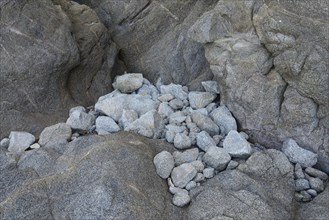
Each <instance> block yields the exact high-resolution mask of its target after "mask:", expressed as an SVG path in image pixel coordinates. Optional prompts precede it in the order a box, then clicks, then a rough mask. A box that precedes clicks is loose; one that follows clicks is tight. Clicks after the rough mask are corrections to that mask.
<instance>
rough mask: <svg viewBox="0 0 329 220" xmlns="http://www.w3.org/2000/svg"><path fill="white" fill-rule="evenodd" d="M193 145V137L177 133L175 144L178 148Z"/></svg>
mask: <svg viewBox="0 0 329 220" xmlns="http://www.w3.org/2000/svg"><path fill="white" fill-rule="evenodd" d="M191 145H192V143H191V139H190V138H189V136H187V135H186V134H182V133H177V134H176V135H175V138H174V146H175V147H176V148H177V149H187V148H190V147H191Z"/></svg>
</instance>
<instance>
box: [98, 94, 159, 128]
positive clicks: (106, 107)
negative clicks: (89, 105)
mask: <svg viewBox="0 0 329 220" xmlns="http://www.w3.org/2000/svg"><path fill="white" fill-rule="evenodd" d="M158 106H159V103H158V102H155V101H153V100H152V99H150V98H148V97H145V96H141V95H135V94H117V93H114V92H112V93H110V94H108V95H105V96H101V97H100V98H99V99H98V101H97V103H96V104H95V109H96V111H99V112H101V113H103V114H105V115H107V116H109V117H111V118H113V119H114V120H115V121H118V120H119V119H120V118H121V115H122V110H123V109H126V110H134V111H135V112H137V113H138V115H139V116H141V115H143V114H145V113H146V112H149V111H151V110H156V109H158Z"/></svg>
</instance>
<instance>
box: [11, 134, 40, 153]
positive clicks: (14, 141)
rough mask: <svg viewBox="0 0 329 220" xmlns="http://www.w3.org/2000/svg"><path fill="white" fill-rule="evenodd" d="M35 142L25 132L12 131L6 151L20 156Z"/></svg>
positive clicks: (30, 135)
mask: <svg viewBox="0 0 329 220" xmlns="http://www.w3.org/2000/svg"><path fill="white" fill-rule="evenodd" d="M34 141H35V137H34V136H33V135H32V134H30V133H28V132H25V131H12V132H10V135H9V146H8V151H9V152H12V153H15V154H21V153H23V152H24V151H25V150H26V149H27V148H29V147H30V145H31V144H33V143H34Z"/></svg>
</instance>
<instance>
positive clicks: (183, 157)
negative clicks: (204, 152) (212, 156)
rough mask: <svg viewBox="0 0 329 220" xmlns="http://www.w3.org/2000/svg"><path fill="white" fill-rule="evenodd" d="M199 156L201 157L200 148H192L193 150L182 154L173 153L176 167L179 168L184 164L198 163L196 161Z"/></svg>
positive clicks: (178, 152)
mask: <svg viewBox="0 0 329 220" xmlns="http://www.w3.org/2000/svg"><path fill="white" fill-rule="evenodd" d="M198 155H199V150H198V148H192V149H188V150H185V151H182V152H180V151H175V152H173V157H174V160H175V166H179V165H181V164H183V163H190V162H193V161H196V159H197V158H198ZM192 165H193V164H192ZM193 166H194V165H193ZM194 167H195V166H194Z"/></svg>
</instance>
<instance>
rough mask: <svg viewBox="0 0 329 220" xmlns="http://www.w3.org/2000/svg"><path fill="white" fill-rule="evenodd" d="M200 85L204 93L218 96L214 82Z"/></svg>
mask: <svg viewBox="0 0 329 220" xmlns="http://www.w3.org/2000/svg"><path fill="white" fill-rule="evenodd" d="M201 84H202V86H203V88H204V89H205V90H206V92H211V93H215V94H219V87H218V83H217V82H216V81H203V82H201Z"/></svg>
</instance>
